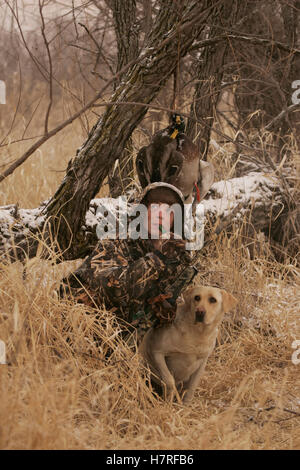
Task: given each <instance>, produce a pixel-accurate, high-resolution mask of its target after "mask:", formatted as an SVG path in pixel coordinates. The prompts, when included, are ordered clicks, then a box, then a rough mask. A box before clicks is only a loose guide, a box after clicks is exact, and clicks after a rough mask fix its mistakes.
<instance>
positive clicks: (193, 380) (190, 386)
mask: <svg viewBox="0 0 300 470" xmlns="http://www.w3.org/2000/svg"><path fill="white" fill-rule="evenodd" d="M207 359H208V357H207V358H205V359H203V361H202V362H201V364H200V366H199V367H198V369H197V370H195V372H194V373H193V374H192V375H191V376H190V378H189V381H188V382H187V384H185V390H186V391H185V393H184V396H183V403H184V404H187V403H188V402H190V401H191V400H192V398H193V396H194V393H195V390H196V388H197V386H198V383H199V379H200V377H201V375H202V374H203V372H204V370H205V366H206V363H207Z"/></svg>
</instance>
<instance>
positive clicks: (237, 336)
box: [0, 123, 300, 449]
mask: <svg viewBox="0 0 300 470" xmlns="http://www.w3.org/2000/svg"><path fill="white" fill-rule="evenodd" d="M83 139H84V135H83V134H82V133H81V132H80V131H79V125H78V123H75V124H73V126H72V127H70V128H68V129H66V130H65V131H64V132H62V133H61V134H59V135H58V136H56V137H55V138H54V139H52V140H51V141H50V142H48V143H47V144H46V145H45V146H43V147H42V149H41V152H40V154H39V152H37V153H36V154H35V155H33V156H32V157H31V159H30V160H29V161H28V162H27V163H26V164H24V165H23V166H22V167H21V168H19V169H18V170H17V171H16V172H15V174H14V175H13V176H12V177H10V178H8V179H7V180H6V181H5V182H4V183H2V185H1V188H0V191H1V193H0V197H1V203H0V204H7V203H16V202H19V204H20V206H21V207H35V206H36V205H38V204H39V203H40V201H41V200H43V199H45V198H48V197H49V196H51V194H53V192H54V190H55V189H56V187H57V185H58V184H59V182H60V180H61V178H62V176H63V174H64V173H63V170H64V168H65V166H66V164H67V161H68V159H69V157H71V156H72V155H74V153H75V150H76V147H77V146H78V145H80V144H81V143H82V140H83ZM13 145H14V147H11V155H15V153H17V152H18V151H19V152H21V151H22V149H23V146H24V143H20V144H13ZM18 146H19V147H18ZM0 151H1V153H2V155H3V151H2V150H1V149H0ZM6 155H7V154H6ZM53 169H54V170H55V171H53ZM57 171H62V173H57ZM224 171H226V169H225V170H224ZM266 243H267V242H266ZM264 253H266V251H262V253H261V254H258V255H257V256H256V258H255V259H250V257H249V254H248V252H247V250H246V249H245V247H243V244H242V241H241V240H239V239H238V240H237V242H236V243H235V244H233V243H231V242H230V240H228V239H226V238H224V239H221V238H220V239H219V240H217V241H216V242H215V244H211V245H210V246H209V247H208V248H207V249H206V250H205V251H204V252H203V258H202V261H201V263H202V268H203V269H202V270H201V273H200V274H199V276H198V279H197V281H196V282H199V283H204V284H206V285H209V284H213V285H219V286H221V287H223V288H225V289H228V290H229V291H230V292H232V293H233V294H234V295H235V296H236V297H237V298H238V301H239V303H238V307H237V309H236V311H235V312H232V313H231V314H229V315H227V316H226V318H225V320H224V323H223V327H222V331H221V332H220V336H219V341H218V345H217V347H216V350H215V352H214V353H213V355H212V356H211V358H210V359H209V362H208V366H207V369H206V373H205V375H204V376H203V378H202V380H201V383H200V387H199V389H198V390H197V393H196V396H195V398H194V400H193V402H192V403H191V405H190V406H186V407H183V406H181V405H178V404H176V403H174V404H169V403H165V402H164V401H162V400H161V399H160V398H159V397H157V396H156V395H155V394H154V392H153V391H152V390H151V389H150V388H149V386H148V385H147V371H145V370H143V368H142V366H141V364H140V362H139V357H138V354H137V352H136V349H135V347H134V346H133V345H128V344H126V343H125V342H124V340H123V339H122V336H121V334H120V326H119V325H118V324H117V322H116V320H115V318H114V315H113V313H112V312H107V311H105V310H104V309H100V310H93V309H90V310H89V311H88V314H87V309H86V308H85V307H83V306H82V305H79V304H76V303H75V302H74V301H72V300H71V299H70V300H64V301H62V300H59V299H58V298H57V295H56V288H57V286H58V284H59V280H60V279H61V278H62V277H63V276H64V275H66V273H67V272H68V271H70V270H72V269H74V267H75V266H76V265H77V264H76V262H75V263H73V262H72V263H63V264H61V265H57V264H56V263H55V261H56V258H55V256H54V255H53V259H52V260H49V261H44V260H42V259H39V257H37V258H35V259H33V260H27V261H25V266H24V265H22V264H21V263H19V262H17V263H13V264H9V263H8V264H7V263H2V264H1V266H0V339H1V340H2V341H4V343H5V345H6V356H7V362H8V364H7V365H1V366H0V394H1V397H0V447H1V448H2V449H296V448H299V447H300V383H299V371H300V369H299V367H300V365H296V364H293V363H292V360H291V359H292V354H293V352H294V350H293V349H292V342H293V340H295V339H299V340H300V321H299V320H300V319H299V304H300V277H299V271H298V270H297V269H296V268H295V267H294V266H293V265H284V264H280V263H277V262H275V261H272V260H270V258H269V257H268V256H267V255H265V254H264ZM95 336H98V337H100V338H101V342H100V346H98V347H97V346H96V344H95V341H94V338H95ZM108 348H109V349H110V351H112V353H111V354H110V355H109V356H108V355H107V350H108Z"/></svg>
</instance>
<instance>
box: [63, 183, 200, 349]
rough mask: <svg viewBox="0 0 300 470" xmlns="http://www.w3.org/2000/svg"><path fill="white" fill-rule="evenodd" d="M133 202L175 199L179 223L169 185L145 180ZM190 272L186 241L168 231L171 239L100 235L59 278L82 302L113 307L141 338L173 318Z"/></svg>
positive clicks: (177, 194)
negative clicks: (75, 266)
mask: <svg viewBox="0 0 300 470" xmlns="http://www.w3.org/2000/svg"><path fill="white" fill-rule="evenodd" d="M138 202H139V203H140V204H144V205H145V206H146V207H147V208H149V207H151V205H152V204H159V207H160V208H163V207H165V206H166V207H168V206H171V205H172V204H174V203H177V204H180V206H181V209H182V222H183V224H184V206H183V196H182V194H181V192H180V191H179V190H178V189H177V188H175V187H174V186H171V185H169V184H167V183H153V184H150V185H149V186H148V187H147V188H145V190H144V191H143V193H142V195H141V198H140V200H139V201H138ZM152 207H153V206H152ZM148 213H149V214H150V210H149V209H148ZM159 220H160V225H159V236H160V235H161V233H162V232H163V228H162V225H161V223H162V220H161V219H159ZM171 228H172V227H171ZM151 230H152V231H154V232H155V230H158V227H154V228H153V227H152V228H151ZM149 236H151V233H150V232H149ZM194 275H195V269H194V268H193V267H192V266H191V255H190V252H189V251H188V250H186V249H185V240H183V239H176V238H174V234H172V230H171V234H170V239H161V237H160V238H159V239H137V240H133V239H130V238H127V239H105V240H99V242H98V244H97V246H96V247H95V249H94V250H93V252H92V254H91V255H90V256H89V257H88V258H87V259H86V260H85V261H84V262H83V264H82V265H81V266H80V267H79V268H78V269H77V270H76V271H75V272H74V273H72V274H71V275H70V276H69V277H68V279H65V280H64V283H63V285H62V290H65V291H67V292H69V293H70V292H71V293H72V295H73V296H74V298H75V299H76V300H77V301H78V302H82V303H85V304H86V305H90V306H94V307H95V306H96V307H100V306H101V305H104V306H105V307H106V309H113V310H114V312H115V314H116V315H117V317H118V318H119V319H120V320H123V321H125V322H126V323H127V324H129V325H132V326H133V327H135V328H136V329H137V332H138V340H140V339H141V338H142V336H143V335H144V333H145V332H146V331H147V330H148V329H149V328H150V327H152V326H154V327H159V326H160V325H162V324H164V323H166V322H171V321H172V320H173V319H174V317H175V310H176V299H177V297H178V296H179V295H180V293H181V291H182V290H183V289H184V288H185V287H186V286H187V285H188V284H189V283H190V282H191V280H192V279H193V277H194Z"/></svg>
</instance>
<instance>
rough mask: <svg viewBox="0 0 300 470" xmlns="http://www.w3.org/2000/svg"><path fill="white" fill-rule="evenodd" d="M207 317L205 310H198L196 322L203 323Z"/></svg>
mask: <svg viewBox="0 0 300 470" xmlns="http://www.w3.org/2000/svg"><path fill="white" fill-rule="evenodd" d="M204 317H205V310H196V316H195V323H202V322H203V321H204Z"/></svg>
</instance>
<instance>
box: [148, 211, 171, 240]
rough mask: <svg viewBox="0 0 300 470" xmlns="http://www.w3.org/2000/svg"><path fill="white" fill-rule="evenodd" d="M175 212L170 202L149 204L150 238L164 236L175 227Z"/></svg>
mask: <svg viewBox="0 0 300 470" xmlns="http://www.w3.org/2000/svg"><path fill="white" fill-rule="evenodd" d="M173 223H174V213H173V211H170V206H169V204H165V203H161V204H157V203H156V204H154V203H152V204H150V205H149V206H148V234H149V237H150V238H154V239H158V238H163V235H166V234H167V233H170V231H171V230H172V228H173Z"/></svg>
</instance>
